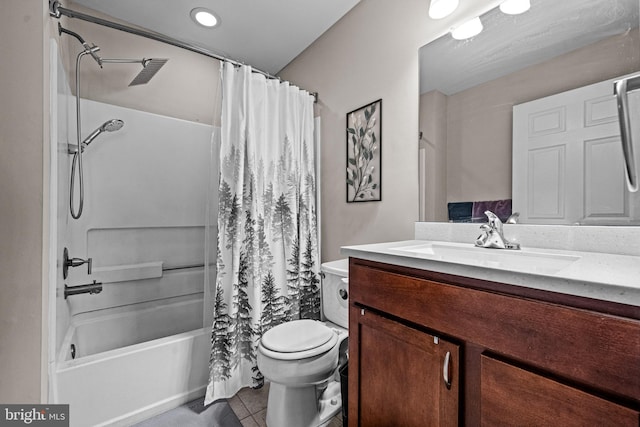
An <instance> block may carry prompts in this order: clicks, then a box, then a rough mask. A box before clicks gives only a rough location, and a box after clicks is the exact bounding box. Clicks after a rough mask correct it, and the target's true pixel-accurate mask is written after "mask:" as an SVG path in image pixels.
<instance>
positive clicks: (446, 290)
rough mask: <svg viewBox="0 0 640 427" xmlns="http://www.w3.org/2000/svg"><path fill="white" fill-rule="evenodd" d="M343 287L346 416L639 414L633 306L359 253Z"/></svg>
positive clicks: (561, 418)
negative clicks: (346, 309)
mask: <svg viewBox="0 0 640 427" xmlns="http://www.w3.org/2000/svg"><path fill="white" fill-rule="evenodd" d="M349 293H350V296H349V297H350V298H349V304H350V311H349V328H350V336H349V341H350V342H349V348H350V359H349V425H350V426H352V427H353V426H443V425H467V426H479V425H483V426H500V425H504V426H517V425H526V426H548V425H562V426H572V425H575V426H586V425H594V426H595V425H597V426H607V425H610V426H634V427H638V426H639V425H640V309H639V308H638V307H635V306H629V305H623V304H616V303H609V302H604V301H599V300H593V299H588V298H582V297H575V296H570V295H565V294H559V293H554V292H548V291H541V290H535V289H530V288H524V287H518V286H513V285H506V284H500V283H495V282H488V281H483V280H479V279H473V278H469V277H461V276H453V275H449V274H443V273H437V272H430V271H426V270H421V269H412V268H407V267H401V266H397V265H392V264H382V263H376V262H372V261H368V260H363V259H358V258H351V259H350V264H349ZM436 342H437V344H436ZM445 358H446V359H448V360H447V363H446V364H445ZM445 366H446V367H445ZM445 377H447V378H446V381H445Z"/></svg>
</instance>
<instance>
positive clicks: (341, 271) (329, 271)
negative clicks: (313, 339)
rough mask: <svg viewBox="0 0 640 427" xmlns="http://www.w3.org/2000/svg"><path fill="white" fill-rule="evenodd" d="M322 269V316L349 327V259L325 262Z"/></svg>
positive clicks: (346, 327)
mask: <svg viewBox="0 0 640 427" xmlns="http://www.w3.org/2000/svg"><path fill="white" fill-rule="evenodd" d="M321 271H322V285H321V286H322V311H323V313H324V318H325V319H326V320H328V321H329V322H332V323H335V324H336V325H338V326H341V327H343V328H345V329H348V328H349V298H348V295H349V282H348V277H349V260H348V259H341V260H338V261H331V262H325V263H324V264H322V266H321Z"/></svg>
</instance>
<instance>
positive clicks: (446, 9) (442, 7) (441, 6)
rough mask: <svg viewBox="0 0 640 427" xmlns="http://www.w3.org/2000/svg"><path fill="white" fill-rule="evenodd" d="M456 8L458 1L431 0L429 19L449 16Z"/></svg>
mask: <svg viewBox="0 0 640 427" xmlns="http://www.w3.org/2000/svg"><path fill="white" fill-rule="evenodd" d="M457 8H458V0H431V4H430V5H429V17H431V18H432V19H441V18H444V17H445V16H449V15H451V14H452V13H453V11H454V10H456V9H457Z"/></svg>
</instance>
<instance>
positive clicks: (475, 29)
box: [451, 17, 483, 40]
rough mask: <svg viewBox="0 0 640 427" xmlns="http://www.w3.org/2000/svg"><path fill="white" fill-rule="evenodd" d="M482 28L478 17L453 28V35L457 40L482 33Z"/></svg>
mask: <svg viewBox="0 0 640 427" xmlns="http://www.w3.org/2000/svg"><path fill="white" fill-rule="evenodd" d="M482 28H483V27H482V22H481V21H480V17H476V18H473V19H470V20H468V21H467V22H465V23H464V24H462V25H460V26H459V27H456V28H454V29H453V30H451V37H453V38H454V39H456V40H464V39H468V38H471V37H473V36H475V35H478V34H480V32H481V31H482Z"/></svg>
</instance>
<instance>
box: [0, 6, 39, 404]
mask: <svg viewBox="0 0 640 427" xmlns="http://www.w3.org/2000/svg"><path fill="white" fill-rule="evenodd" d="M2 6H3V11H2V13H1V14H0V31H1V34H0V58H2V60H1V61H0V64H1V65H0V69H1V72H0V76H2V79H0V100H1V102H0V272H1V273H0V287H1V293H0V402H2V403H18V402H22V403H25V402H31V403H36V402H40V401H42V400H43V399H45V398H46V378H47V376H46V348H47V347H46V342H47V330H46V320H47V309H46V305H47V301H48V300H47V298H46V295H47V293H46V289H47V284H48V280H47V275H48V269H47V266H46V265H47V263H46V256H47V251H48V240H47V239H48V238H46V237H44V236H46V235H47V234H48V230H47V226H46V225H47V224H48V193H47V191H46V189H47V188H48V164H49V153H48V150H49V143H48V139H49V136H48V133H49V131H48V129H49V122H48V106H49V95H48V94H49V70H48V63H49V59H48V58H49V45H48V37H49V33H48V31H49V16H48V4H47V2H46V1H44V0H5V1H3V2H2ZM45 177H46V178H45ZM45 181H47V183H46V185H44V183H45ZM43 259H44V260H45V261H43Z"/></svg>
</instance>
